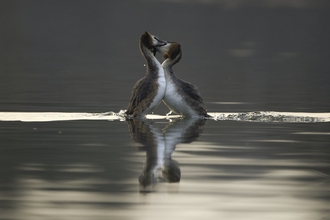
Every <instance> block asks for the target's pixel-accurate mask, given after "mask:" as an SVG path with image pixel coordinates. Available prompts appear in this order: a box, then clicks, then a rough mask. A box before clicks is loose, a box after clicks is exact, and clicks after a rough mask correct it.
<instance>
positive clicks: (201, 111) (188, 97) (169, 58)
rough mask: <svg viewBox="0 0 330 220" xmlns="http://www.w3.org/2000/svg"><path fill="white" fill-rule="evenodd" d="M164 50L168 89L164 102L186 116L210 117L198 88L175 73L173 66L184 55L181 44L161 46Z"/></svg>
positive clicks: (173, 43)
mask: <svg viewBox="0 0 330 220" xmlns="http://www.w3.org/2000/svg"><path fill="white" fill-rule="evenodd" d="M159 49H160V50H161V51H162V52H163V56H164V58H165V61H164V62H163V63H162V66H163V68H164V71H165V78H166V89H165V95H164V99H163V102H164V103H165V105H167V107H168V108H169V109H170V110H171V111H173V112H175V113H177V114H180V115H183V116H184V117H188V118H189V117H209V115H208V114H207V111H206V110H205V107H204V103H203V99H202V97H201V95H200V93H199V91H198V88H197V87H196V86H195V85H193V84H191V83H189V82H185V81H183V80H181V79H179V78H178V77H176V75H175V74H174V71H173V68H172V67H173V66H174V65H175V64H176V63H178V62H179V61H180V59H181V57H182V51H181V45H180V44H179V43H176V42H170V43H168V44H166V45H165V46H162V47H159Z"/></svg>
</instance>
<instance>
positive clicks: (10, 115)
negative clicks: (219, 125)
mask: <svg viewBox="0 0 330 220" xmlns="http://www.w3.org/2000/svg"><path fill="white" fill-rule="evenodd" d="M122 112H123V111H120V112H118V113H115V112H104V113H87V112H0V121H22V122H51V121H74V120H107V121H117V120H120V121H125V117H124V114H123V113H122ZM208 114H209V115H211V116H212V118H211V120H216V121H241V122H287V123H316V122H329V121H330V113H328V112H320V113H308V112H274V111H255V112H236V113H222V112H210V113H208ZM146 117H147V119H154V120H156V119H168V120H171V119H174V118H180V116H179V115H156V114H149V115H147V116H146Z"/></svg>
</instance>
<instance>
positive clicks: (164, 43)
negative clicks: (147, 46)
mask: <svg viewBox="0 0 330 220" xmlns="http://www.w3.org/2000/svg"><path fill="white" fill-rule="evenodd" d="M155 40H157V44H156V45H155V46H156V47H161V46H165V45H166V44H167V41H165V40H162V39H160V38H158V37H155Z"/></svg>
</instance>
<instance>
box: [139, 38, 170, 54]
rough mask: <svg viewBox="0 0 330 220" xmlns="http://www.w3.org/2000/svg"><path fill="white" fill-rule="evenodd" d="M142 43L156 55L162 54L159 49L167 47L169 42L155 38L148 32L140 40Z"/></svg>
mask: <svg viewBox="0 0 330 220" xmlns="http://www.w3.org/2000/svg"><path fill="white" fill-rule="evenodd" d="M140 42H141V43H142V44H143V45H144V46H145V47H147V48H148V49H149V50H150V51H151V52H152V53H153V54H154V55H155V54H156V52H157V51H158V52H160V51H159V50H158V47H161V46H165V45H166V44H167V42H166V41H165V40H162V39H160V38H159V37H157V36H154V35H152V34H150V33H148V32H144V34H142V36H141V38H140Z"/></svg>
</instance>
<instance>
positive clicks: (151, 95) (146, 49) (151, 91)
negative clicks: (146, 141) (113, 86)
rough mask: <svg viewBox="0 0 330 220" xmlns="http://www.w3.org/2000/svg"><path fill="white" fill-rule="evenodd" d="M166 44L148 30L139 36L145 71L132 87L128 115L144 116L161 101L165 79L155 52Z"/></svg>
mask: <svg viewBox="0 0 330 220" xmlns="http://www.w3.org/2000/svg"><path fill="white" fill-rule="evenodd" d="M166 44H167V42H166V41H164V40H161V39H160V38H158V37H156V36H154V35H151V34H150V33H148V32H145V33H144V34H142V36H141V37H140V42H139V45H140V52H141V54H142V56H143V57H144V58H145V60H146V62H147V64H146V67H147V73H146V75H145V76H144V77H143V78H141V79H140V80H138V81H137V82H136V83H135V86H134V87H133V91H132V95H131V99H130V102H129V105H128V108H127V111H126V114H127V116H128V117H134V118H135V117H137V118H144V117H145V115H146V114H148V113H149V112H150V111H152V110H153V109H155V108H156V107H157V106H158V105H159V103H160V102H161V101H162V99H163V97H164V94H165V88H166V80H165V74H164V69H163V67H162V65H161V64H160V63H159V61H158V60H157V58H156V57H155V54H156V52H157V51H158V49H157V48H158V47H160V46H164V45H166Z"/></svg>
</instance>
